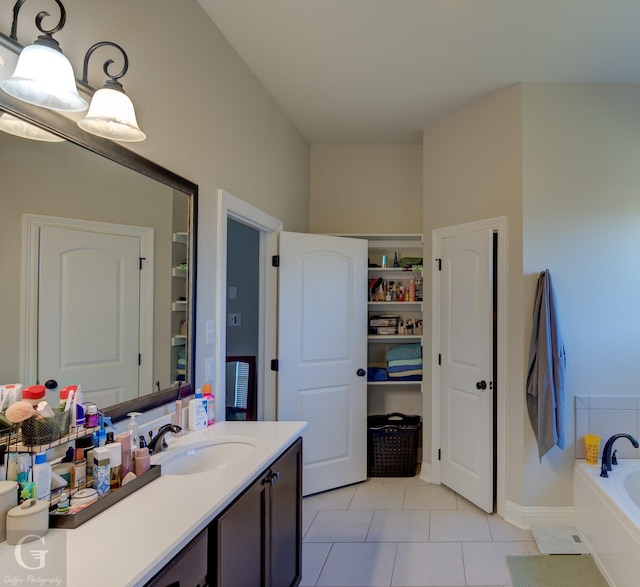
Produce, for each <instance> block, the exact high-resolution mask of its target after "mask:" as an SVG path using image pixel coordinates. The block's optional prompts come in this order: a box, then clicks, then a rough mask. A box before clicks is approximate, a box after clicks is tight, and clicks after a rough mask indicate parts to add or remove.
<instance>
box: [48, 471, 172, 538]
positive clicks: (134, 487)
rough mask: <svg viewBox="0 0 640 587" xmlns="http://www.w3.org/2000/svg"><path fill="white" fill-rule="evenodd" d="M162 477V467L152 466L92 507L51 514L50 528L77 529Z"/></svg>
mask: <svg viewBox="0 0 640 587" xmlns="http://www.w3.org/2000/svg"><path fill="white" fill-rule="evenodd" d="M158 477H160V465H151V468H150V469H149V470H148V471H146V472H145V473H144V474H143V475H140V477H136V478H135V479H134V480H133V481H130V482H129V483H127V484H126V485H125V486H123V487H119V488H118V489H116V490H114V491H111V492H110V493H108V494H107V495H105V496H104V497H102V498H100V499H99V500H98V501H96V502H95V503H92V504H91V505H90V506H88V507H86V508H84V509H82V510H80V511H79V512H78V513H76V514H56V513H54V512H50V513H49V528H68V529H70V528H77V527H78V526H82V524H84V523H85V522H88V521H89V520H90V519H91V518H93V517H94V516H97V515H98V514H99V513H101V512H103V511H105V510H106V509H109V508H110V507H111V506H112V505H114V504H116V503H118V502H119V501H120V500H122V499H124V498H125V497H127V496H129V495H131V494H132V493H134V492H135V491H138V489H140V488H141V487H144V486H145V485H147V484H149V483H151V481H153V480H154V479H157V478H158Z"/></svg>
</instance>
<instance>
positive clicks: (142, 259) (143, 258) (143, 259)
mask: <svg viewBox="0 0 640 587" xmlns="http://www.w3.org/2000/svg"><path fill="white" fill-rule="evenodd" d="M146 260H147V258H146V257H140V271H142V262H143V261H146Z"/></svg>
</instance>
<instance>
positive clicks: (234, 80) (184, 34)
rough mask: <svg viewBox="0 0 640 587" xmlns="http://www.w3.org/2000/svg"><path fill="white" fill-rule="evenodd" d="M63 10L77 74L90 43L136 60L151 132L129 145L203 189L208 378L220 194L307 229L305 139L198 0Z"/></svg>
mask: <svg viewBox="0 0 640 587" xmlns="http://www.w3.org/2000/svg"><path fill="white" fill-rule="evenodd" d="M65 6H66V9H67V23H66V26H65V28H64V29H63V30H62V31H61V32H60V33H59V34H57V35H56V38H58V39H59V41H60V43H61V46H62V49H63V51H64V52H65V54H66V55H67V56H68V57H69V58H70V59H71V61H72V63H73V65H74V67H75V71H76V75H79V74H80V68H81V65H82V58H83V56H84V53H85V52H86V50H87V49H88V48H89V47H90V46H91V45H92V44H93V43H95V42H97V41H100V40H105V39H108V40H112V41H114V42H116V43H119V44H121V45H122V46H123V47H124V48H125V50H126V51H127V53H128V55H129V60H130V67H129V73H128V74H127V75H126V77H125V78H123V80H122V82H123V85H124V87H125V90H126V92H127V94H128V95H129V96H130V97H131V98H132V99H133V101H134V103H135V105H136V109H137V114H138V121H139V123H140V125H141V127H142V128H143V129H144V130H145V132H146V133H147V140H146V141H145V142H144V143H140V144H136V145H133V146H132V147H131V148H132V149H133V150H135V151H138V152H139V153H141V154H143V155H145V156H146V157H148V158H150V159H152V160H154V161H156V162H157V163H159V164H161V165H164V166H165V167H167V168H169V169H170V170H172V171H174V172H176V173H179V174H181V175H183V176H184V177H186V178H188V179H190V180H191V181H193V182H195V183H197V184H198V185H199V188H200V201H199V206H200V207H199V224H200V226H199V239H198V247H199V256H198V261H199V263H198V284H197V295H198V324H197V343H198V352H197V353H196V361H197V364H196V367H197V370H198V372H197V378H198V380H199V381H202V380H203V373H204V358H205V357H207V356H213V354H214V352H215V348H213V347H212V346H211V345H205V344H204V330H205V329H204V321H205V320H210V319H213V317H214V308H215V296H216V284H215V248H216V245H215V242H216V241H215V230H214V227H215V223H216V197H217V190H218V189H219V188H223V189H225V190H227V191H229V192H230V193H232V194H234V195H236V196H238V197H240V198H242V199H244V200H245V201H247V202H249V203H251V204H253V205H254V206H256V207H258V208H261V209H262V210H264V211H265V212H267V213H269V214H271V215H272V216H275V217H277V218H279V219H281V220H282V221H283V222H284V225H285V228H287V229H288V230H296V231H301V232H305V231H306V230H307V229H308V222H309V221H308V218H309V208H308V194H309V145H308V143H307V141H306V140H305V139H304V138H303V137H302V136H301V135H300V133H299V132H298V131H297V129H296V128H295V127H294V126H293V125H292V124H291V122H290V121H289V120H288V119H287V118H286V117H285V115H284V114H283V112H282V111H281V109H280V107H279V106H278V105H277V104H276V103H275V102H274V101H273V100H272V98H271V97H270V96H269V94H268V93H267V91H266V90H265V89H264V87H263V86H262V85H261V84H260V83H259V82H258V80H257V79H256V77H255V76H254V75H253V74H252V73H251V71H250V70H249V69H248V68H247V67H246V66H245V64H244V63H243V62H242V60H241V59H240V58H239V56H238V55H237V54H236V52H235V51H234V50H233V49H232V48H231V47H230V45H229V44H228V43H227V41H226V40H225V39H224V37H223V36H222V34H221V33H220V31H219V30H218V29H217V28H216V27H215V25H214V24H213V23H212V22H211V20H210V19H209V17H208V16H207V15H206V14H205V13H204V11H203V10H202V9H201V8H200V6H199V5H198V4H197V2H196V0H181V1H180V2H175V1H171V0H136V2H129V1H126V0H112V1H110V2H108V6H107V4H105V3H104V2H102V1H99V0H67V1H66V2H65ZM38 9H41V8H38V7H37V5H36V6H35V7H33V8H31V7H30V6H29V4H28V3H27V4H26V5H25V8H24V9H23V11H22V13H21V15H20V27H19V28H20V31H19V35H18V36H19V40H20V41H21V42H23V44H28V43H29V42H31V41H32V40H33V39H34V38H35V36H36V35H35V32H34V26H33V18H32V17H31V16H29V15H30V14H31V15H33V14H35V12H36V11H37V10H38ZM54 10H56V8H55V6H54V7H53V9H51V11H52V12H53V11H54ZM30 11H31V12H30ZM10 16H11V15H10V11H1V12H0V29H1V30H3V31H8V30H9V26H10V24H9V19H10ZM101 51H104V53H102V54H101ZM109 57H113V56H112V55H111V54H109V52H108V50H106V49H102V50H100V51H98V52H96V53H95V54H94V56H93V57H92V68H91V73H90V82H93V83H94V84H95V85H100V80H102V79H103V76H102V74H101V67H102V63H103V61H105V60H106V59H107V58H109ZM113 58H114V59H116V57H113ZM116 66H117V65H116ZM218 328H220V325H218Z"/></svg>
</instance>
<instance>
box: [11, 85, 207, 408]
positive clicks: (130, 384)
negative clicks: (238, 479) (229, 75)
mask: <svg viewBox="0 0 640 587" xmlns="http://www.w3.org/2000/svg"><path fill="white" fill-rule="evenodd" d="M0 113H2V116H6V114H7V113H9V114H11V115H14V116H17V117H19V118H21V119H23V120H26V121H28V122H30V123H33V124H36V125H37V126H39V127H41V128H45V129H47V130H49V131H52V132H54V133H55V134H56V135H58V136H60V137H62V138H64V139H65V140H64V141H62V142H55V143H50V142H41V141H33V140H28V139H24V138H19V137H16V136H13V135H10V134H7V133H5V132H0V153H1V156H0V185H1V186H2V192H1V193H2V215H0V251H1V253H0V255H1V261H0V281H1V283H2V284H3V293H2V304H0V323H2V325H3V336H2V337H0V383H14V382H18V381H19V382H21V383H23V384H24V385H32V384H35V383H40V384H45V382H49V386H51V387H52V391H51V392H50V393H52V394H54V393H56V389H55V387H54V384H53V382H55V383H56V385H57V388H58V389H59V388H61V387H62V386H64V385H69V384H76V383H79V384H81V385H82V388H83V392H84V396H85V398H84V399H85V401H87V400H88V401H93V402H95V403H97V404H98V405H99V406H100V407H101V408H103V409H105V411H107V413H110V415H112V416H113V417H114V419H115V420H118V419H121V418H122V417H123V416H125V415H126V413H127V411H132V410H145V409H149V408H151V407H155V406H158V405H161V404H163V403H165V402H166V401H168V400H169V399H171V400H172V399H175V396H176V393H177V389H176V387H177V386H178V385H181V386H189V385H190V384H192V383H193V377H194V367H193V358H194V340H195V337H194V334H195V332H194V324H195V299H194V283H195V268H196V256H195V253H196V251H195V239H196V218H197V186H196V185H195V184H193V183H191V182H189V181H187V180H185V179H184V178H181V177H179V176H177V175H175V174H173V173H171V172H169V171H168V170H166V169H164V168H162V167H160V166H158V165H156V164H154V163H153V162H151V161H148V160H146V159H144V158H143V157H140V156H139V155H136V154H135V153H133V152H132V151H129V150H128V149H126V148H124V147H122V146H120V145H119V144H116V143H113V142H111V141H108V140H106V139H100V138H98V137H93V136H91V135H87V134H85V133H84V132H83V131H81V130H80V129H79V128H78V127H77V126H76V124H75V123H74V122H73V121H71V120H70V119H68V118H66V117H65V116H62V115H60V114H58V113H55V112H51V111H48V110H43V109H39V108H36V107H32V106H29V105H27V104H23V103H21V102H18V101H16V100H14V99H13V98H11V97H10V96H8V95H6V94H4V92H0ZM187 389H188V387H187ZM187 392H188V391H187ZM52 399H53V398H52ZM56 400H57V397H56V398H55V400H54V401H56Z"/></svg>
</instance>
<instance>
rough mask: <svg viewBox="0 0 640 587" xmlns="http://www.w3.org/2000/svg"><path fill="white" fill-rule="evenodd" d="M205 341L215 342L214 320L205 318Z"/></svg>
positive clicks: (207, 342)
mask: <svg viewBox="0 0 640 587" xmlns="http://www.w3.org/2000/svg"><path fill="white" fill-rule="evenodd" d="M205 332H206V336H205V339H206V340H205V342H206V344H216V321H215V320H207V322H206V323H205Z"/></svg>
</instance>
